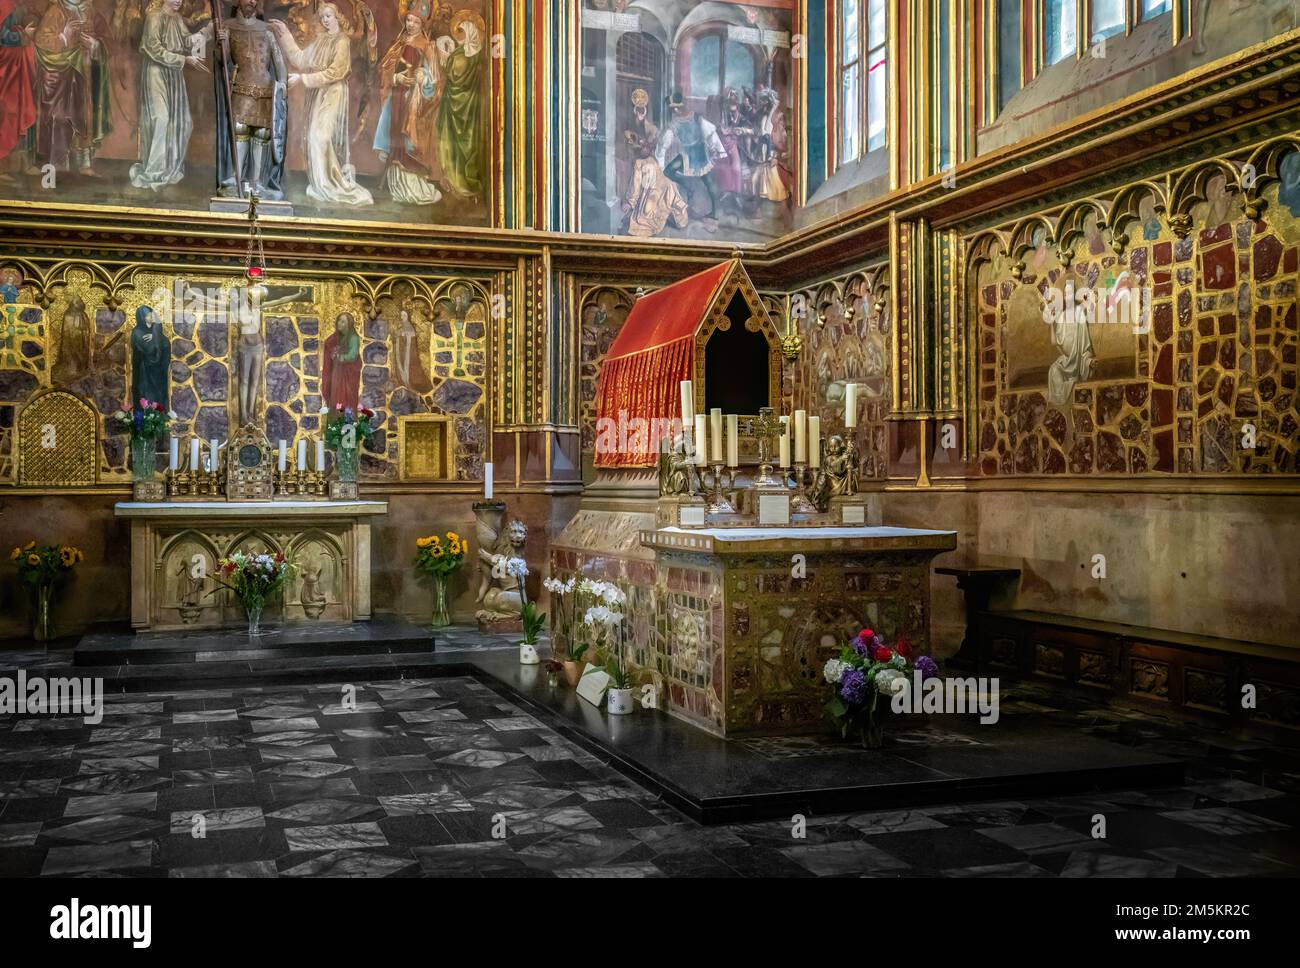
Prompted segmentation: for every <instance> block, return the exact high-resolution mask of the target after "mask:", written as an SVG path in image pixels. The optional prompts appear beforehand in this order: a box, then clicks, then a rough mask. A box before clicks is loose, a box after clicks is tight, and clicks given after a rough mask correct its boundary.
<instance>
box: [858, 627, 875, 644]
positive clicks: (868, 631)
mask: <svg viewBox="0 0 1300 968" xmlns="http://www.w3.org/2000/svg"><path fill="white" fill-rule="evenodd" d="M875 634H876V633H875V632H873V631H871V629H862V631H860V632H858V638H860V639H861V640H862V641H863V642H865V641H867V640H868V639H869V638H871V637H872V636H873V635H875Z"/></svg>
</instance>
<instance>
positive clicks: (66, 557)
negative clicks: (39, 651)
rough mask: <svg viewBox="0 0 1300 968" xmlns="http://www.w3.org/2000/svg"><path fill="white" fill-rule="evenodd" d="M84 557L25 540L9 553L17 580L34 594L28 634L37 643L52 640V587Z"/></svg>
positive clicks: (68, 548)
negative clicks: (31, 621) (34, 607)
mask: <svg viewBox="0 0 1300 968" xmlns="http://www.w3.org/2000/svg"><path fill="white" fill-rule="evenodd" d="M84 557H85V555H83V554H82V553H81V549H80V548H76V547H74V546H72V545H41V546H39V547H38V546H37V544H36V542H35V541H29V542H27V544H25V545H24V546H23V547H21V548H19V547H15V548H14V549H13V551H11V552H9V560H10V561H12V562H14V563H15V564H17V566H18V578H19V580H20V581H22V582H23V583H24V584H26V585H30V586H31V587H32V588H33V589H34V590H35V592H36V610H35V620H36V621H35V626H34V628H33V632H32V635H33V637H34V638H35V639H36V641H38V642H47V641H49V640H50V639H52V638H54V624H53V620H52V619H51V617H50V611H51V607H52V604H51V600H52V599H53V597H54V586H55V585H56V584H58V582H59V581H60V579H62V578H63V577H64V576H66V575H67V574H68V573H69V572H70V571H72V569H73V568H74V567H75V566H76V564H77V562H79V561H81V560H82V558H84Z"/></svg>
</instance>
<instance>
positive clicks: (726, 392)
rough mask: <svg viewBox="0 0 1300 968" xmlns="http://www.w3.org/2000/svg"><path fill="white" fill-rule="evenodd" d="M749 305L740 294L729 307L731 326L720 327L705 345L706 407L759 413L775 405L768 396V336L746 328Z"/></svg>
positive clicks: (730, 411)
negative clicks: (760, 410)
mask: <svg viewBox="0 0 1300 968" xmlns="http://www.w3.org/2000/svg"><path fill="white" fill-rule="evenodd" d="M750 315H751V313H750V310H749V304H748V303H746V302H745V299H744V297H743V296H741V295H740V293H736V295H735V296H733V297H732V299H731V304H730V305H728V306H727V318H728V319H730V320H731V327H730V328H729V329H725V330H723V329H717V330H714V331H713V335H712V336H710V337H709V342H708V343H707V344H705V347H704V396H705V409H706V410H708V409H711V408H713V407H721V408H722V412H723V413H743V414H747V415H753V414H757V413H758V411H759V408H761V407H767V406H771V401H770V400H769V399H768V370H767V365H768V353H769V347H768V344H767V338H766V337H765V336H764V335H763V334H762V333H756V332H753V331H751V330H749V329H747V328H746V327H745V320H747V319H749V317H750Z"/></svg>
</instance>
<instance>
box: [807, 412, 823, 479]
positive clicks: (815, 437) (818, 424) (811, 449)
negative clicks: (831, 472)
mask: <svg viewBox="0 0 1300 968" xmlns="http://www.w3.org/2000/svg"><path fill="white" fill-rule="evenodd" d="M808 466H809V467H821V466H822V418H821V417H816V416H813V417H809V418H808Z"/></svg>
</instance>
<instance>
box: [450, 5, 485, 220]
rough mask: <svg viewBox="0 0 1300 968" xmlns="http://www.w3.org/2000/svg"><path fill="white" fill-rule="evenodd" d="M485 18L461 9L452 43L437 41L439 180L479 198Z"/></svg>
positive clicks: (453, 190) (456, 192)
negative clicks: (440, 53) (440, 54)
mask: <svg viewBox="0 0 1300 968" xmlns="http://www.w3.org/2000/svg"><path fill="white" fill-rule="evenodd" d="M483 33H484V24H483V18H482V17H480V16H479V15H478V14H476V13H474V12H472V11H470V10H462V11H460V12H459V13H457V14H456V16H455V17H454V18H453V19H452V22H451V38H454V40H452V43H453V44H454V45H455V46H454V47H452V48H451V49H450V50H448V49H447V43H446V42H447V41H448V40H449V39H451V38H446V37H442V38H439V40H438V47H439V50H440V51H446V53H445V54H444V61H443V76H444V78H445V81H444V84H443V91H442V102H441V104H440V106H439V108H438V157H439V160H440V163H441V165H442V170H443V179H444V184H445V185H446V187H447V188H448V189H449V190H450V191H451V193H452V194H453V195H458V196H460V197H462V198H469V199H474V200H477V199H479V198H482V197H483V196H484V195H485V194H486V193H487V171H486V165H485V164H484V152H483V77H484V73H485V72H486V71H487V54H486V53H485V52H484V50H483Z"/></svg>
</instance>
